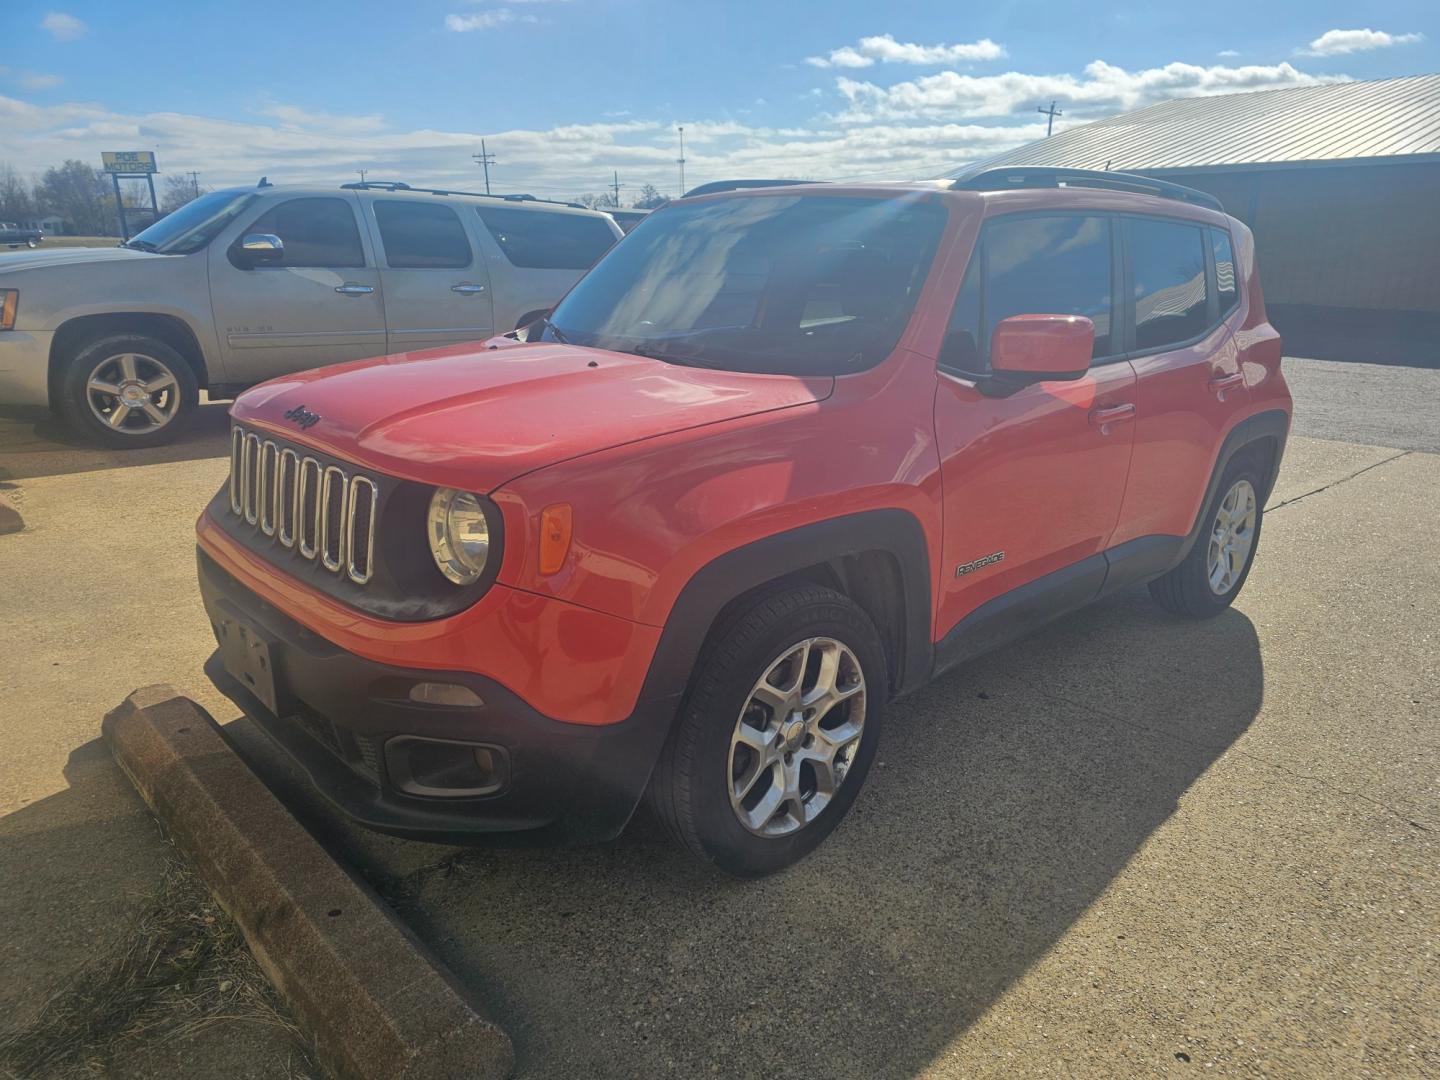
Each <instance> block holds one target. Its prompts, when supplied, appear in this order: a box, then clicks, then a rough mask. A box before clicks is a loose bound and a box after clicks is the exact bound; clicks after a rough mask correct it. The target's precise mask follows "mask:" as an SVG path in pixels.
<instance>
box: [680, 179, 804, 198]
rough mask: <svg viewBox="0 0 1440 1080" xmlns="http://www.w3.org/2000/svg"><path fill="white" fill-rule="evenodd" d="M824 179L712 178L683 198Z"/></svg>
mask: <svg viewBox="0 0 1440 1080" xmlns="http://www.w3.org/2000/svg"><path fill="white" fill-rule="evenodd" d="M824 182H825V181H823V180H712V181H711V182H710V183H708V184H701V185H700V186H699V187H693V188H691V189H690V190H689V191H687V192H685V194H684V195H683V196H682V198H686V199H688V198H690V196H692V195H714V194H716V193H717V192H721V191H739V190H740V189H741V188H757V187H789V186H790V185H791V184H823V183H824Z"/></svg>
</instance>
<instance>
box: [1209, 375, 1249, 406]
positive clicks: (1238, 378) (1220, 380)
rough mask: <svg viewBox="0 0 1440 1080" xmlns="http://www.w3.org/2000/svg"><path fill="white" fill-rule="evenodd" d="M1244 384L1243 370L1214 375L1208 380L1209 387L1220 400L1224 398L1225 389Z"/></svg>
mask: <svg viewBox="0 0 1440 1080" xmlns="http://www.w3.org/2000/svg"><path fill="white" fill-rule="evenodd" d="M1244 385H1245V374H1244V372H1240V371H1237V372H1236V373H1235V374H1234V375H1216V376H1215V377H1214V378H1213V379H1211V380H1210V389H1211V390H1213V391H1215V393H1216V394H1217V395H1218V396H1219V398H1220V400H1221V401H1224V400H1225V391H1226V390H1234V389H1237V388H1238V387H1241V386H1244Z"/></svg>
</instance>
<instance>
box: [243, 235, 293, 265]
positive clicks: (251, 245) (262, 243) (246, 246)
mask: <svg viewBox="0 0 1440 1080" xmlns="http://www.w3.org/2000/svg"><path fill="white" fill-rule="evenodd" d="M240 257H241V259H243V260H244V262H245V263H246V265H248V266H263V265H265V264H266V263H278V262H279V261H280V260H281V259H283V258H284V257H285V241H284V240H281V239H280V237H278V236H276V235H275V234H274V233H249V234H247V235H246V237H245V239H243V240H241V241H240Z"/></svg>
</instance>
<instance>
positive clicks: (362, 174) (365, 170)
mask: <svg viewBox="0 0 1440 1080" xmlns="http://www.w3.org/2000/svg"><path fill="white" fill-rule="evenodd" d="M355 171H356V172H358V173H359V174H360V182H361V183H362V184H363V183H364V182H365V174H366V173H367V172H369V171H370V170H369V169H356V170H355Z"/></svg>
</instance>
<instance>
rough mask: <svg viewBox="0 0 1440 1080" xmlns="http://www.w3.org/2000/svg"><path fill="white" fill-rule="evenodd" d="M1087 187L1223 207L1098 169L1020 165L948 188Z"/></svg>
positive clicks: (1199, 195)
mask: <svg viewBox="0 0 1440 1080" xmlns="http://www.w3.org/2000/svg"><path fill="white" fill-rule="evenodd" d="M1058 187H1091V188H1106V189H1108V190H1111V191H1133V192H1137V193H1138V194H1141V195H1155V196H1157V197H1159V198H1161V199H1175V200H1177V201H1178V202H1187V203H1192V204H1193V205H1195V206H1204V207H1206V208H1208V209H1210V210H1219V211H1220V212H1221V213H1222V214H1223V213H1224V212H1225V207H1224V206H1223V205H1222V204H1221V202H1220V200H1219V199H1217V198H1216V197H1215V196H1214V195H1211V194H1209V193H1208V192H1204V191H1196V190H1195V189H1194V188H1188V187H1185V186H1184V185H1182V184H1172V183H1171V182H1170V181H1168V180H1156V179H1154V178H1153V177H1150V176H1140V175H1138V174H1137V173H1127V172H1101V171H1099V170H1098V169H1061V168H1056V167H1054V166H1050V165H1021V166H1017V167H1015V168H1011V169H1004V168H996V169H985V170H983V171H981V172H977V173H975V174H974V175H972V176H967V177H964V178H963V179H960V180H956V181H955V182H954V183H953V184H951V185H950V189H951V190H952V191H1004V190H1006V189H1011V188H1058Z"/></svg>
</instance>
